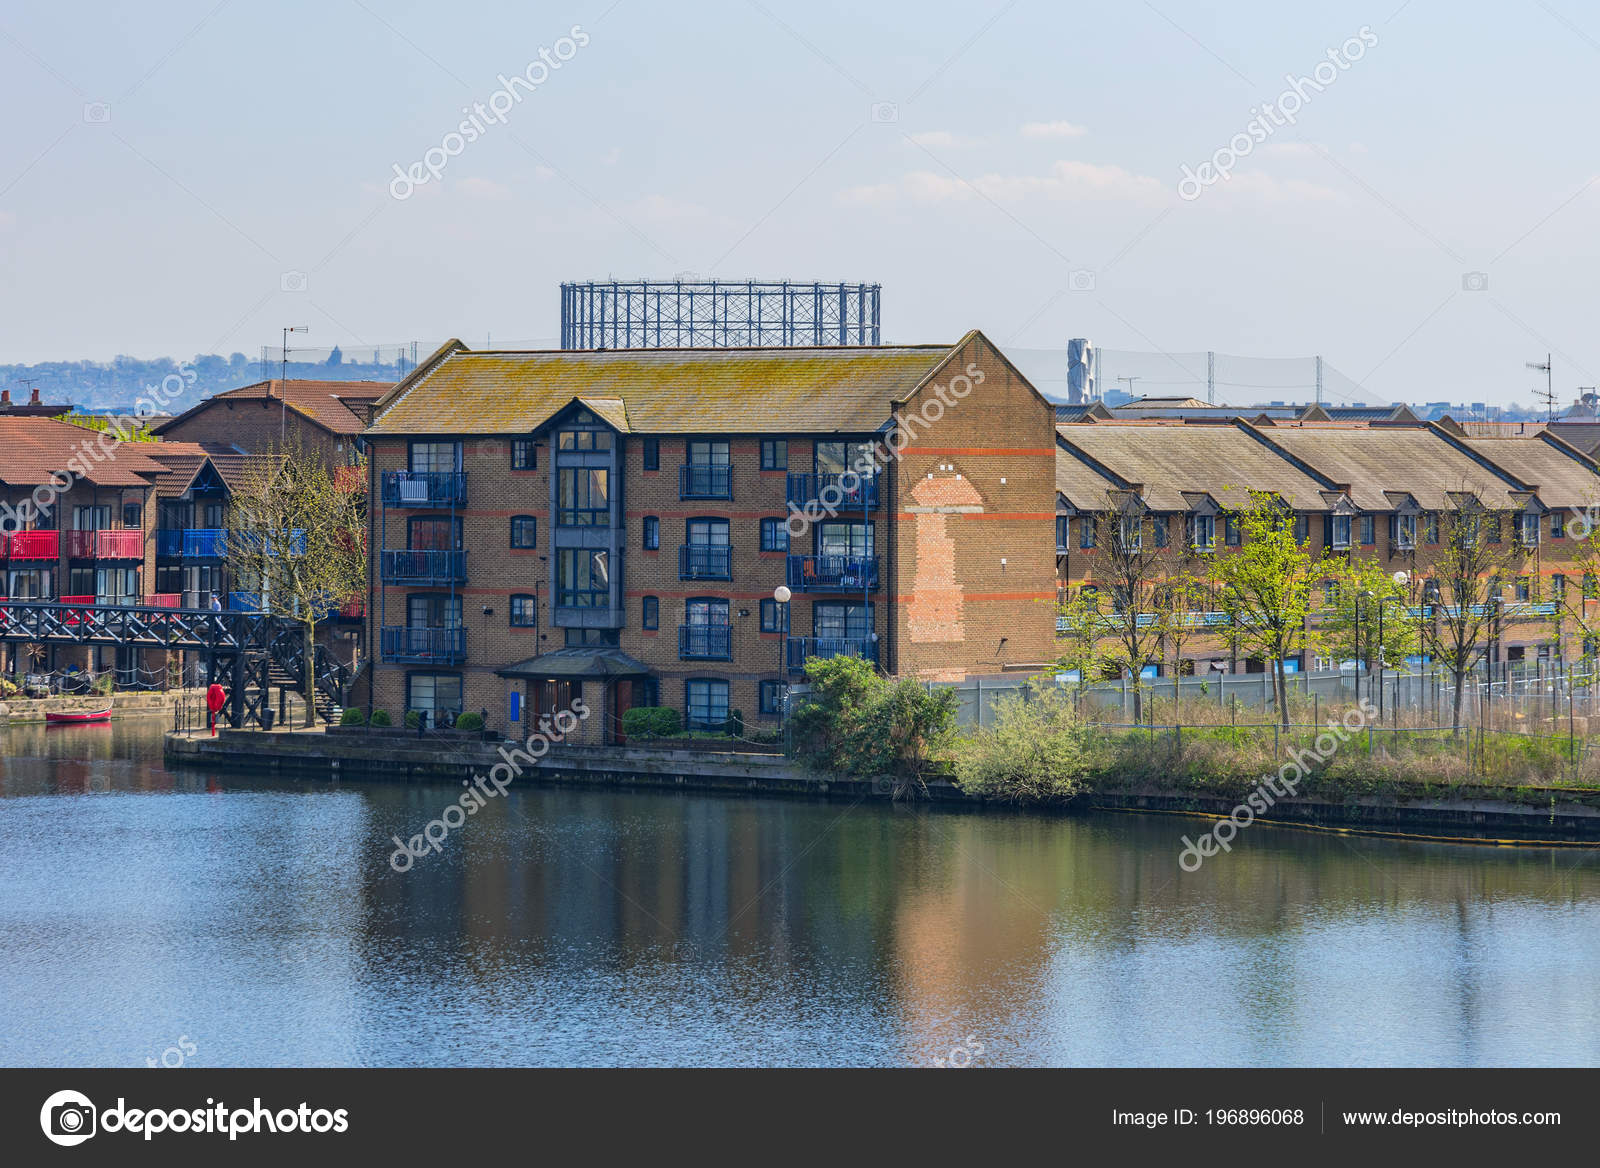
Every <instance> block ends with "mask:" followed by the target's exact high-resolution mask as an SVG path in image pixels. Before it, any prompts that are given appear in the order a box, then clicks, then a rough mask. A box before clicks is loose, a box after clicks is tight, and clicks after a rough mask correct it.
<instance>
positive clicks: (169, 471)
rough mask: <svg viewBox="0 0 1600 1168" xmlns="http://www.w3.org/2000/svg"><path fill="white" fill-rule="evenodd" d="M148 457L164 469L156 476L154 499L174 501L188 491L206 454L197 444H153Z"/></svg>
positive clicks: (204, 461)
mask: <svg viewBox="0 0 1600 1168" xmlns="http://www.w3.org/2000/svg"><path fill="white" fill-rule="evenodd" d="M150 457H151V458H153V459H155V460H156V461H157V462H159V463H161V465H162V466H163V467H164V468H165V469H164V470H163V471H162V472H161V473H160V474H159V475H157V476H156V498H158V499H175V498H177V497H178V496H179V495H181V494H183V493H184V492H185V491H187V490H188V489H189V484H190V483H192V482H194V477H195V475H197V474H199V473H200V468H201V467H203V466H204V465H205V464H206V452H205V448H204V447H202V446H201V445H200V444H199V443H198V442H155V443H152V444H151V446H150Z"/></svg>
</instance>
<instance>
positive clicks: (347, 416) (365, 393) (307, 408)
mask: <svg viewBox="0 0 1600 1168" xmlns="http://www.w3.org/2000/svg"><path fill="white" fill-rule="evenodd" d="M285 387H287V391H288V395H289V402H288V405H289V409H290V410H291V411H293V412H294V413H297V414H299V415H300V416H302V417H305V418H309V419H311V420H312V421H313V422H316V423H317V424H318V425H319V426H323V427H325V428H326V429H328V430H332V431H333V432H334V433H335V434H359V433H361V431H362V429H363V428H364V427H365V425H366V423H365V421H364V420H363V418H362V416H361V414H360V413H359V412H357V411H355V410H352V409H351V408H350V405H349V404H346V403H351V404H355V405H359V406H364V405H366V404H367V403H369V402H373V401H376V400H377V399H378V398H380V397H382V396H383V395H384V394H386V393H388V392H389V390H391V389H393V388H394V382H392V381H296V380H294V379H293V378H291V379H289V380H288V381H280V380H279V379H277V378H273V379H272V380H271V381H258V382H256V383H255V384H254V385H244V386H240V387H239V388H238V389H229V390H224V391H223V392H222V393H219V394H214V395H213V396H211V397H209V398H207V399H206V400H205V401H203V402H201V403H200V404H199V405H197V406H194V407H193V408H191V409H188V410H185V411H184V412H183V413H181V414H179V415H178V416H177V417H176V418H173V419H172V420H170V421H167V422H163V423H162V424H161V425H160V426H158V427H156V428H155V431H154V432H155V433H157V434H160V433H162V432H164V431H165V430H167V429H169V428H171V427H173V426H175V425H177V424H178V423H179V422H182V421H183V420H184V419H186V418H188V417H190V416H192V415H193V414H195V413H197V412H199V411H200V410H205V409H211V408H214V406H213V403H214V402H219V401H222V402H228V401H232V402H239V401H261V402H275V403H276V402H282V401H283V397H284V392H285Z"/></svg>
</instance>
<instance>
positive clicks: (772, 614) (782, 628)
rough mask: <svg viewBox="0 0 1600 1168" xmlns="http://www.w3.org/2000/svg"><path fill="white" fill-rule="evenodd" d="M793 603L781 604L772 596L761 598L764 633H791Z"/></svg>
mask: <svg viewBox="0 0 1600 1168" xmlns="http://www.w3.org/2000/svg"><path fill="white" fill-rule="evenodd" d="M792 603H793V601H789V602H787V603H784V604H779V603H778V602H777V601H776V600H774V599H773V598H772V597H770V596H764V597H762V598H761V631H762V632H763V633H779V634H783V633H787V632H788V631H789V620H790V609H789V606H790V604H792Z"/></svg>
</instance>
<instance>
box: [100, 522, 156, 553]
mask: <svg viewBox="0 0 1600 1168" xmlns="http://www.w3.org/2000/svg"><path fill="white" fill-rule="evenodd" d="M95 536H96V538H95V555H96V556H98V557H99V558H100V559H102V560H142V559H144V532H142V531H140V530H139V529H138V528H135V527H127V528H123V529H121V530H120V531H97V532H95Z"/></svg>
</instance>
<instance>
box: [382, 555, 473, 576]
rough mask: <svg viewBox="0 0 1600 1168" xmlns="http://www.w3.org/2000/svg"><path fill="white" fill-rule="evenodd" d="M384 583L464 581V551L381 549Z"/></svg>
mask: <svg viewBox="0 0 1600 1168" xmlns="http://www.w3.org/2000/svg"><path fill="white" fill-rule="evenodd" d="M382 569H383V581H384V583H385V584H464V583H466V579H467V553H466V552H449V551H409V550H404V549H402V550H394V551H391V550H389V549H388V548H385V549H384V552H383V557H382Z"/></svg>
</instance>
